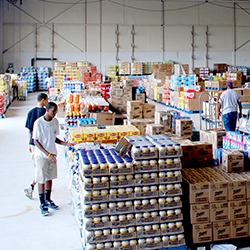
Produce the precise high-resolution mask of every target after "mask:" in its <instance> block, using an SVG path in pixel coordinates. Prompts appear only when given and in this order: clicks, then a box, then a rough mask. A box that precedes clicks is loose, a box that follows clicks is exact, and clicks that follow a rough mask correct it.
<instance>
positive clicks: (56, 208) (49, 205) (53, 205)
mask: <svg viewBox="0 0 250 250" xmlns="http://www.w3.org/2000/svg"><path fill="white" fill-rule="evenodd" d="M46 206H47V207H49V208H52V209H55V210H58V209H59V206H57V205H56V204H55V203H54V201H52V200H50V201H46Z"/></svg>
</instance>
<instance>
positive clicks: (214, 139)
mask: <svg viewBox="0 0 250 250" xmlns="http://www.w3.org/2000/svg"><path fill="white" fill-rule="evenodd" d="M210 135H211V137H210V138H211V143H212V144H213V149H214V148H222V147H223V136H225V135H226V131H211V132H210Z"/></svg>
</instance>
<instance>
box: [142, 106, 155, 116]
mask: <svg viewBox="0 0 250 250" xmlns="http://www.w3.org/2000/svg"><path fill="white" fill-rule="evenodd" d="M142 117H143V118H149V119H150V118H155V104H152V103H143V105H142Z"/></svg>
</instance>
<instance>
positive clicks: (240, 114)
mask: <svg viewBox="0 0 250 250" xmlns="http://www.w3.org/2000/svg"><path fill="white" fill-rule="evenodd" d="M238 105H239V110H240V113H239V118H241V117H242V105H241V101H238Z"/></svg>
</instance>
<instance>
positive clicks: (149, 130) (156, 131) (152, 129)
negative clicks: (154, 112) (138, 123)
mask: <svg viewBox="0 0 250 250" xmlns="http://www.w3.org/2000/svg"><path fill="white" fill-rule="evenodd" d="M164 133H165V131H164V126H163V125H160V124H147V127H146V134H147V135H160V134H164Z"/></svg>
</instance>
